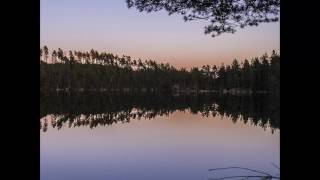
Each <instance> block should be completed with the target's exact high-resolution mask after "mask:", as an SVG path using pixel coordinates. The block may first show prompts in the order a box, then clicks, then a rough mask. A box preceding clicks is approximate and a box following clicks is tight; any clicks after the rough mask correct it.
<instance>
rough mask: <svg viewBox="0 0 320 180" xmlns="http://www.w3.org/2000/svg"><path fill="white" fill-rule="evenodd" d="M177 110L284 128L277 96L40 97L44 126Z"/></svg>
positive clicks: (95, 123) (143, 116)
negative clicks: (281, 125) (281, 122)
mask: <svg viewBox="0 0 320 180" xmlns="http://www.w3.org/2000/svg"><path fill="white" fill-rule="evenodd" d="M175 111H189V112H190V113H192V114H201V115H202V116H204V117H209V116H213V117H215V116H221V117H227V118H230V119H232V121H233V122H234V123H236V122H238V121H242V122H243V123H245V124H246V123H250V124H253V125H256V126H260V127H262V128H266V127H271V129H272V130H277V129H280V101H279V98H278V97H276V96H274V95H266V94H257V95H250V96H243V95H241V96H236V95H219V94H203V95H180V96H173V95H170V94H168V93H158V94H157V95H154V94H153V93H150V94H148V93H147V94H143V95H130V94H116V95H115V94H112V95H106V94H105V93H102V92H101V93H79V92H78V93H72V94H71V95H69V94H68V93H59V94H51V95H49V96H41V98H40V128H41V129H42V130H43V131H46V130H47V128H48V124H51V125H52V127H53V128H58V129H60V128H62V127H63V125H66V126H68V127H78V126H89V127H90V128H94V127H97V126H108V125H112V124H115V123H128V122H130V120H132V119H138V120H140V119H154V118H155V117H157V116H169V115H170V114H171V113H173V112H175Z"/></svg>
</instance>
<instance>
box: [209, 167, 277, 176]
mask: <svg viewBox="0 0 320 180" xmlns="http://www.w3.org/2000/svg"><path fill="white" fill-rule="evenodd" d="M224 169H243V170H247V171H252V172H256V173H260V174H264V175H266V176H272V175H271V174H269V173H267V172H263V171H257V170H254V169H249V168H243V167H225V168H214V169H209V171H215V170H224Z"/></svg>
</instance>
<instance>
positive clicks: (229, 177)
mask: <svg viewBox="0 0 320 180" xmlns="http://www.w3.org/2000/svg"><path fill="white" fill-rule="evenodd" d="M232 178H246V179H248V178H263V179H266V180H267V179H280V177H275V176H228V177H222V178H210V180H221V179H232Z"/></svg>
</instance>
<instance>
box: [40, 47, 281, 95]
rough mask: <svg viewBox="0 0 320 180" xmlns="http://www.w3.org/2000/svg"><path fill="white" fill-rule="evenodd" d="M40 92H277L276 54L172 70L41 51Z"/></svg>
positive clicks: (126, 59)
mask: <svg viewBox="0 0 320 180" xmlns="http://www.w3.org/2000/svg"><path fill="white" fill-rule="evenodd" d="M40 91H41V92H42V93H48V92H53V91H68V92H70V91H108V92H114V91H127V92H163V91H166V92H167V91H175V92H208V91H219V92H270V93H278V92H280V55H279V54H277V53H276V52H275V51H272V54H271V55H270V56H269V55H268V54H264V55H262V56H261V57H256V58H253V59H251V61H249V60H247V59H245V60H244V61H241V62H240V61H238V60H237V59H235V60H233V62H232V64H230V65H224V64H222V65H220V66H217V65H204V66H203V67H202V68H198V67H194V68H191V69H190V70H187V69H186V68H180V69H178V68H175V67H173V66H172V65H170V64H168V63H166V64H164V63H157V62H156V61H154V60H145V61H142V60H141V59H138V60H136V59H132V58H131V57H130V56H125V55H123V56H121V57H120V56H117V55H114V54H112V53H106V52H98V51H96V50H93V49H92V50H91V51H90V52H81V51H69V52H68V53H66V52H64V51H63V50H62V49H60V48H59V49H58V50H53V51H52V52H51V53H49V49H48V47H47V46H44V47H43V48H40Z"/></svg>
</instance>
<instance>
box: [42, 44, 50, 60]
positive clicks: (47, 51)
mask: <svg viewBox="0 0 320 180" xmlns="http://www.w3.org/2000/svg"><path fill="white" fill-rule="evenodd" d="M43 53H44V61H45V62H46V63H48V62H47V60H48V56H49V49H48V47H47V46H43Z"/></svg>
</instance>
